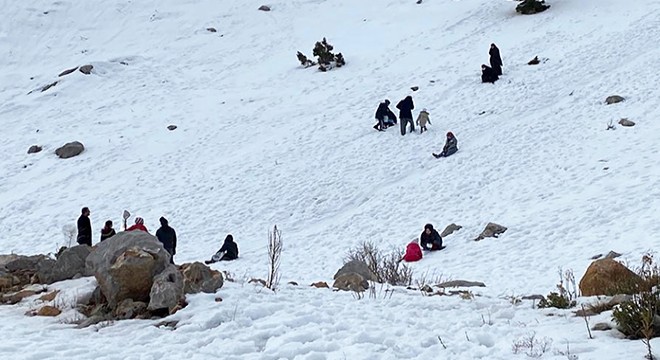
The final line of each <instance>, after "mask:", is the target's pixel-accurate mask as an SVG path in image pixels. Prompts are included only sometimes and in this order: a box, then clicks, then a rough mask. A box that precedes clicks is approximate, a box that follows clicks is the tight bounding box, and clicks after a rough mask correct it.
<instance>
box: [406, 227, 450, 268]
mask: <svg viewBox="0 0 660 360" xmlns="http://www.w3.org/2000/svg"><path fill="white" fill-rule="evenodd" d="M444 248H445V247H444V246H442V237H441V236H440V234H438V231H437V230H435V229H434V228H433V225H431V224H426V225H424V231H422V234H421V235H420V236H419V239H415V240H413V241H411V242H410V243H409V244H408V245H407V246H406V252H405V254H404V255H403V259H401V260H403V261H407V262H413V261H419V260H421V259H422V249H424V250H428V251H438V250H442V249H444Z"/></svg>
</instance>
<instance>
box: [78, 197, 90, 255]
mask: <svg viewBox="0 0 660 360" xmlns="http://www.w3.org/2000/svg"><path fill="white" fill-rule="evenodd" d="M90 214H91V212H90V211H89V208H88V207H84V208H82V210H81V211H80V217H79V218H78V237H77V238H76V241H77V242H78V244H80V245H88V246H92V222H91V221H90V220H89V215H90Z"/></svg>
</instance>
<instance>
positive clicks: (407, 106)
mask: <svg viewBox="0 0 660 360" xmlns="http://www.w3.org/2000/svg"><path fill="white" fill-rule="evenodd" d="M396 108H397V109H399V120H400V121H401V136H403V135H406V127H407V126H408V124H410V132H414V131H415V123H414V122H413V116H412V110H413V109H414V108H415V104H413V99H412V96H410V95H408V96H406V98H405V99H403V100H401V101H399V103H398V104H396Z"/></svg>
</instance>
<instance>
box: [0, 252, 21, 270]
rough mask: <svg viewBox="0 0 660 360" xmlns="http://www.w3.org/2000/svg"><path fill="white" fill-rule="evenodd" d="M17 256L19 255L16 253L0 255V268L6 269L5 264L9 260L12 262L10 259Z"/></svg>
mask: <svg viewBox="0 0 660 360" xmlns="http://www.w3.org/2000/svg"><path fill="white" fill-rule="evenodd" d="M19 257H20V255H16V254H4V255H0V269H5V270H7V268H6V267H5V265H7V264H8V263H10V262H12V261H14V260H16V259H18V258H19Z"/></svg>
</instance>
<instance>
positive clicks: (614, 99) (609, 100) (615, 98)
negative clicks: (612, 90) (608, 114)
mask: <svg viewBox="0 0 660 360" xmlns="http://www.w3.org/2000/svg"><path fill="white" fill-rule="evenodd" d="M623 100H625V99H624V98H623V97H622V96H619V95H611V96H608V97H607V99H605V103H606V104H607V105H611V104H616V103H620V102H622V101H623Z"/></svg>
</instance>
